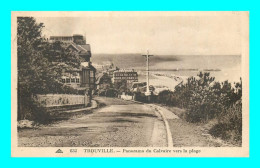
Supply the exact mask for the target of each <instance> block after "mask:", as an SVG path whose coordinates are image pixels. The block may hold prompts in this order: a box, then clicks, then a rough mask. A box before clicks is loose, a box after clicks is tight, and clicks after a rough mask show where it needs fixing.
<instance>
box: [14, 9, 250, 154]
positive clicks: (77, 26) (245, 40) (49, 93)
mask: <svg viewBox="0 0 260 168" xmlns="http://www.w3.org/2000/svg"><path fill="white" fill-rule="evenodd" d="M11 20H12V22H11V29H12V31H11V46H12V47H11V48H12V55H11V61H12V62H11V64H12V65H11V66H12V69H11V77H12V82H11V92H12V96H11V97H12V100H11V101H12V110H11V116H12V121H11V123H12V124H11V135H12V137H11V141H12V142H11V154H12V157H249V12H244V11H243V12H238V11H236V12H232V11H230V12H213V11H211V12H173V11H165V12H155V11H149V12H141V11H138V12H137V11H136V12H116V11H113V12H40V11H39V12H26V11H24V12H12V17H11Z"/></svg>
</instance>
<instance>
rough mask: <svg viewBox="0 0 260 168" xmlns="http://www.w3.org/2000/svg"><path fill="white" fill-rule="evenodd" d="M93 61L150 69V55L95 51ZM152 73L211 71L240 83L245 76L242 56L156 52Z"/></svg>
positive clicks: (179, 74) (151, 61) (151, 62)
mask: <svg viewBox="0 0 260 168" xmlns="http://www.w3.org/2000/svg"><path fill="white" fill-rule="evenodd" d="M91 59H92V62H93V63H96V64H102V63H104V62H106V63H107V62H111V63H113V65H114V66H117V67H119V68H121V69H135V70H137V71H140V72H145V70H146V58H145V57H143V56H142V55H141V54H115V55H114V54H96V55H95V54H93V56H92V58H91ZM149 67H150V70H151V73H160V74H169V75H176V76H183V77H190V76H197V74H198V73H199V72H200V71H202V72H210V75H211V76H212V77H215V81H219V82H223V81H226V80H228V81H229V82H239V81H240V78H241V77H242V70H241V69H242V67H241V55H154V56H152V57H149Z"/></svg>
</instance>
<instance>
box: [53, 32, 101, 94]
mask: <svg viewBox="0 0 260 168" xmlns="http://www.w3.org/2000/svg"><path fill="white" fill-rule="evenodd" d="M50 41H51V42H56V41H61V42H63V43H64V44H65V45H66V47H67V48H68V49H70V50H71V51H74V52H76V53H77V54H78V55H79V56H80V58H81V65H80V68H79V69H73V70H71V71H67V72H64V73H63V76H62V82H63V83H64V84H66V85H67V86H71V87H73V88H75V89H78V90H83V91H91V90H94V89H95V74H96V69H95V67H94V66H92V64H91V61H90V57H91V49H90V44H86V39H85V37H84V36H83V35H75V34H74V35H73V36H50Z"/></svg>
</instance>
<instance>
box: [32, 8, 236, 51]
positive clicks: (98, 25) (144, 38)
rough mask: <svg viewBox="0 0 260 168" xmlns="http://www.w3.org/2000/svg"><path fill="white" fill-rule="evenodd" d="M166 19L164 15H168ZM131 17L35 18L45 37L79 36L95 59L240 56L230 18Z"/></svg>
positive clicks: (229, 15)
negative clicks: (114, 56) (109, 56)
mask: <svg viewBox="0 0 260 168" xmlns="http://www.w3.org/2000/svg"><path fill="white" fill-rule="evenodd" d="M166 13H167V12H166ZM166 13H163V12H157V13H156V12H153V13H151V12H150V13H148V14H147V13H145V12H139V13H131V12H126V13H124V12H110V13H109V12H108V13H104V14H103V13H102V12H100V13H99V14H98V15H93V14H91V13H87V14H84V15H75V14H74V15H73V16H72V15H64V16H61V15H59V16H58V17H57V16H51V17H50V16H44V17H43V15H41V16H40V17H39V16H37V17H36V20H37V22H42V23H44V25H45V27H44V29H43V35H45V37H46V38H49V36H51V35H53V36H55V35H57V36H59V35H66V36H71V35H72V34H82V35H85V36H86V40H87V43H89V44H90V45H91V50H92V53H93V54H101V53H102V54H121V53H144V54H145V53H146V51H147V49H149V52H150V54H157V55H239V54H241V19H240V18H241V17H240V16H239V14H236V13H235V14H234V13H216V12H215V13H203V14H195V15H194V13H192V14H191V13H189V14H186V13H178V14H176V13H173V14H172V13H169V12H168V13H167V14H166Z"/></svg>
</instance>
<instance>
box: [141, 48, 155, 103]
mask: <svg viewBox="0 0 260 168" xmlns="http://www.w3.org/2000/svg"><path fill="white" fill-rule="evenodd" d="M143 56H144V57H146V92H145V95H146V96H148V101H149V100H150V95H151V92H150V89H149V57H151V56H153V55H149V50H147V54H146V55H143Z"/></svg>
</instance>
